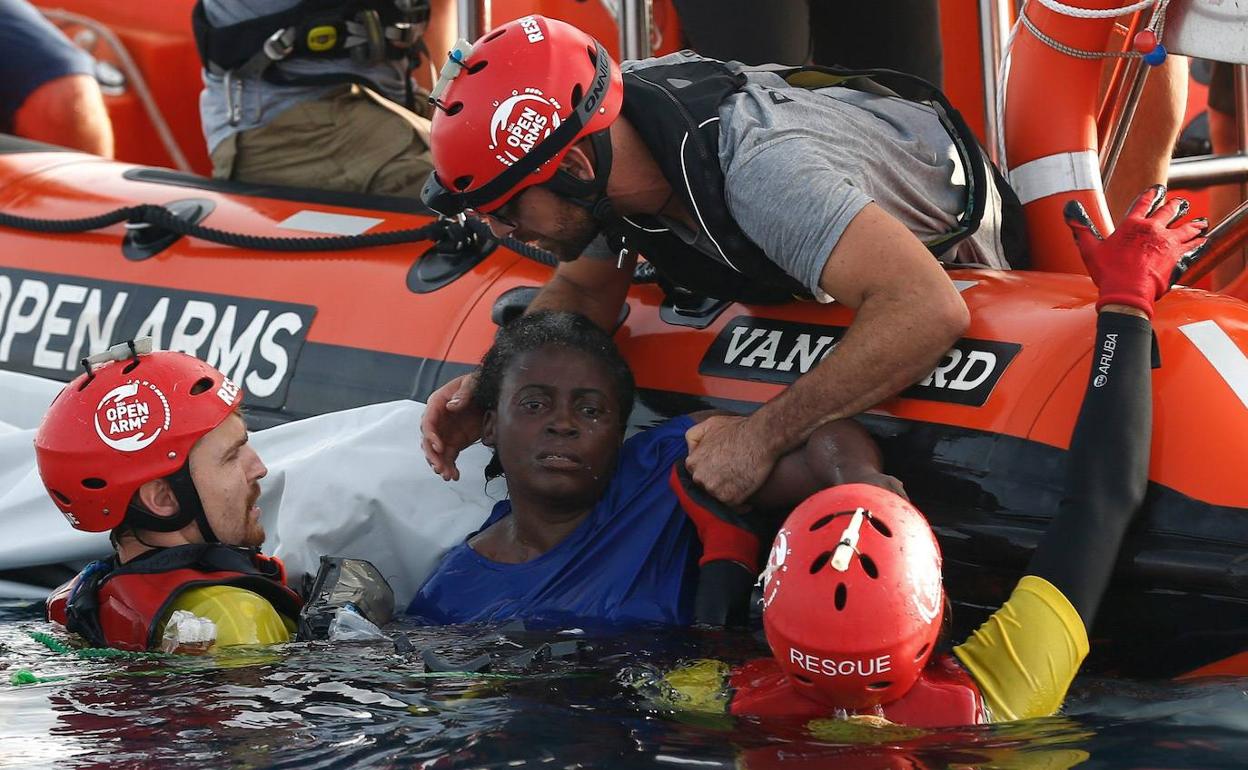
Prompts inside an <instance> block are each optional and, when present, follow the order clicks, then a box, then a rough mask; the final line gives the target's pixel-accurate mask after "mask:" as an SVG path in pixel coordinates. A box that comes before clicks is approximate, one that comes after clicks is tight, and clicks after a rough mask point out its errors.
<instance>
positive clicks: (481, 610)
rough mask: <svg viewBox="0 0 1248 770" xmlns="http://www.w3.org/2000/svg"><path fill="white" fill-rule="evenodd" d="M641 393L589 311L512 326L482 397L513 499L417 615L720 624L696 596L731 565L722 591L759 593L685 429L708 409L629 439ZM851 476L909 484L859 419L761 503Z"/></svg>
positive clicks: (737, 535)
mask: <svg viewBox="0 0 1248 770" xmlns="http://www.w3.org/2000/svg"><path fill="white" fill-rule="evenodd" d="M633 395H634V385H633V376H632V373H631V371H630V370H629V368H628V364H627V363H625V361H624V359H623V358H622V357H621V356H620V353H619V351H618V350H617V349H616V347H615V344H614V343H613V342H612V341H611V338H610V337H609V336H607V334H606V333H605V332H603V331H602V330H601V329H599V328H598V327H597V326H596V325H595V324H594V323H592V322H591V321H589V320H588V319H586V318H585V317H583V316H580V315H576V314H573V313H566V312H549V311H547V312H536V313H531V314H528V315H525V316H522V317H520V318H519V319H517V320H515V321H513V322H512V323H510V324H508V325H507V326H506V327H505V328H503V329H502V330H500V332H499V334H498V338H497V340H496V341H495V343H494V345H493V347H492V348H491V349H490V350H489V352H488V353H487V354H486V355H485V358H484V359H483V361H482V365H481V371H480V375H479V378H478V380H477V384H476V390H475V392H474V393H473V401H474V403H478V404H481V405H482V406H483V407H484V409H485V420H484V424H483V439H482V440H483V443H484V444H485V445H486V446H489V447H492V448H493V449H494V451H495V455H494V459H493V461H492V462H491V464H490V467H489V468H487V469H486V475H487V477H493V476H498V475H501V476H503V477H504V478H505V479H506V483H507V495H508V499H506V500H503V501H502V502H500V503H498V504H497V505H496V506H495V507H494V510H493V512H492V513H491V515H490V516H489V518H488V519H487V520H486V521H485V523H484V524H483V525H482V526H481V528H480V529H479V530H478V531H477V532H475V533H474V534H473V535H471V536H469V537H468V538H467V540H466V541H465V542H463V543H461V544H460V545H458V546H456V547H455V548H453V549H451V550H450V551H449V552H448V553H447V554H446V556H445V557H444V558H443V560H442V562H441V563H440V564H439V566H438V568H437V569H436V570H435V572H434V573H433V575H432V576H431V577H430V578H429V579H428V580H427V581H426V582H425V584H424V585H423V586H422V587H421V589H420V591H419V592H418V594H417V596H416V598H415V599H414V600H413V602H412V604H411V606H410V607H409V610H408V611H409V613H411V614H414V615H417V616H420V617H421V618H423V619H425V620H427V621H429V622H433V623H467V622H475V621H498V620H505V619H510V618H523V619H526V620H529V621H534V622H538V623H543V624H551V625H558V624H566V623H576V624H582V625H583V624H585V623H586V622H595V621H601V622H606V623H645V622H655V623H667V624H688V623H690V622H691V621H693V620H694V619H695V615H696V616H697V618H698V619H700V620H707V619H709V618H708V617H707V616H706V613H704V612H701V611H695V605H698V606H700V607H705V606H707V603H708V601H709V603H710V604H715V603H716V600H715V597H713V596H712V597H711V598H710V599H709V600H708V598H707V597H708V596H710V594H709V593H708V592H707V590H706V589H707V587H708V586H709V585H710V583H711V582H715V581H718V580H720V579H724V578H725V575H727V577H726V579H724V583H723V584H722V588H723V591H725V592H727V593H728V594H731V595H732V596H733V597H740V596H748V594H749V587H750V585H751V584H752V583H753V582H754V579H755V576H756V575H757V572H758V570H757V562H758V556H759V543H758V539H757V537H756V536H755V535H754V534H753V533H752V532H751V531H750V530H749V528H748V525H747V523H746V522H745V521H744V520H743V519H742V518H741V517H739V516H738V515H737V514H736V513H735V512H733V511H729V510H726V509H724V508H723V507H722V506H720V505H719V504H718V503H716V502H715V501H713V500H712V499H710V498H709V496H706V495H703V494H700V493H699V492H698V491H697V490H696V489H693V488H692V482H690V481H689V480H688V476H687V475H686V474H684V472H683V471H684V458H685V455H686V453H687V444H686V441H685V432H686V431H687V430H688V429H689V427H690V426H691V425H693V424H694V422H695V421H697V420H699V419H701V418H702V417H704V416H706V415H707V414H709V413H701V414H698V415H692V416H681V417H676V418H674V419H671V420H668V421H667V422H665V423H663V424H661V425H659V426H657V427H655V428H651V429H650V430H646V431H642V432H641V433H639V434H637V435H635V436H633V437H632V438H630V439H628V440H627V441H625V440H624V433H625V427H626V425H627V423H628V416H629V413H630V412H631V411H632V407H633ZM682 479H683V480H682ZM846 482H865V483H872V484H881V485H884V486H887V487H889V488H891V489H894V490H896V491H898V492H900V491H901V485H900V484H899V483H898V482H897V480H896V479H894V478H892V477H890V476H886V475H885V474H883V473H882V472H881V470H880V455H879V452H878V450H877V449H876V447H875V445H874V443H873V442H872V440H871V438H870V437H869V436H868V435H867V434H866V432H865V431H864V430H863V429H862V428H861V427H860V426H859V425H858V424H857V423H855V422H853V421H849V420H845V421H840V422H834V423H829V424H828V425H825V426H823V427H821V428H820V429H819V430H817V431H816V432H815V433H814V434H812V436H811V438H810V440H809V441H808V442H807V443H806V445H805V446H804V447H802V448H801V449H799V450H797V451H795V452H793V453H791V454H789V455H788V456H786V457H785V458H784V459H783V460H782V461H781V462H780V463H779V464H778V465H777V467H776V469H775V471H774V472H773V473H772V475H771V478H770V479H769V481H768V483H767V484H766V485H764V487H763V488H762V489H761V490H759V492H758V493H756V494H755V496H754V497H753V498H752V500H751V502H752V503H753V504H754V505H755V506H757V507H758V508H761V509H778V510H788V509H790V508H792V507H793V505H795V504H796V503H798V502H799V501H801V500H802V499H804V498H805V497H807V496H809V495H810V494H812V493H813V492H815V491H817V490H819V489H822V488H824V487H827V486H830V485H833V484H840V483H846ZM699 564H702V565H704V568H703V569H702V570H701V573H702V575H701V581H702V586H703V590H702V593H699V589H698V584H699V569H698V567H699ZM725 567H726V571H725V570H724V569H723V568H725ZM715 593H718V592H715Z"/></svg>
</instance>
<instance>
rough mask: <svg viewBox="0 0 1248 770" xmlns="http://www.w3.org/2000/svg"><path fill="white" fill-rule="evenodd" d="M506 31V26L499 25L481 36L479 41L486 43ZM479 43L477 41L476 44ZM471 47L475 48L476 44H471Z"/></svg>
mask: <svg viewBox="0 0 1248 770" xmlns="http://www.w3.org/2000/svg"><path fill="white" fill-rule="evenodd" d="M506 31H507V28H506V27H499V28H498V29H496V30H494V31H493V32H491V33H490V34H488V35H486V36H485V37H484V38H482V39H481V43H488V42H490V41H491V40H494V39H496V38H497V37H498V36H499V35H501V34H503V33H504V32H506ZM481 43H477V45H481ZM473 47H474V48H475V47H476V46H473Z"/></svg>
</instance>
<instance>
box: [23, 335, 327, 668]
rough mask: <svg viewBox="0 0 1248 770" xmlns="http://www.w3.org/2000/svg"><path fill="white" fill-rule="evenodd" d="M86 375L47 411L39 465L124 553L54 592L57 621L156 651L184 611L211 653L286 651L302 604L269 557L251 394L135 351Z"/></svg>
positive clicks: (163, 356)
mask: <svg viewBox="0 0 1248 770" xmlns="http://www.w3.org/2000/svg"><path fill="white" fill-rule="evenodd" d="M86 366H87V369H88V371H87V372H86V373H84V374H81V375H79V376H78V377H77V378H76V379H75V380H74V381H73V382H71V383H69V384H68V385H67V386H65V389H64V390H62V391H61V393H60V394H59V395H58V396H57V397H56V400H55V401H53V402H52V406H51V407H49V409H48V413H47V415H46V416H45V417H44V419H43V422H42V423H41V424H40V426H39V430H38V432H37V434H36V436H35V456H36V458H37V461H38V464H39V475H40V477H41V478H42V479H43V483H44V486H45V487H46V488H47V490H48V494H49V495H50V496H51V497H52V501H53V502H54V503H56V506H57V507H58V508H59V509H60V510H61V512H62V513H63V514H65V518H66V519H68V520H69V523H70V524H71V525H72V526H73V527H75V528H76V529H80V530H83V531H86V532H105V531H107V532H109V538H110V540H111V541H112V543H113V547H114V549H115V554H114V555H113V556H112V557H111V558H110V559H108V560H107V561H102V562H94V563H92V564H91V565H88V566H87V568H86V569H84V570H83V571H82V572H80V573H79V574H78V575H77V576H76V577H75V578H74V579H73V580H71V581H69V582H68V583H66V584H65V585H63V586H61V587H60V588H58V589H57V590H56V591H54V592H53V593H52V595H51V597H49V599H48V616H49V619H51V620H53V621H55V622H57V623H60V624H61V625H64V626H66V627H67V628H68V629H69V630H70V631H74V632H76V633H78V634H80V635H82V636H83V637H85V638H86V639H87V641H88V642H90V643H91V644H93V645H96V646H109V647H118V648H121V649H125V650H147V649H150V648H155V647H158V646H160V645H161V642H162V639H163V638H164V637H165V631H166V624H167V623H170V622H171V621H170V618H171V616H173V615H174V613H175V612H177V611H179V610H181V611H184V612H185V613H190V615H184V616H181V617H179V618H178V620H179V621H180V620H182V619H183V618H185V619H187V620H190V621H191V622H192V624H193V625H194V628H195V629H197V630H196V631H192V632H191V633H192V640H191V641H192V643H194V644H199V645H200V646H201V647H203V648H207V647H209V646H211V644H214V643H215V645H216V646H218V647H224V646H229V645H236V644H272V643H277V642H285V641H288V640H289V639H290V638H291V636H292V634H293V632H294V628H295V621H296V619H297V618H298V615H299V609H300V606H301V604H302V602H301V600H300V598H299V596H298V595H297V594H295V593H294V592H293V591H291V590H290V589H289V588H288V587H287V586H286V576H285V569H284V567H283V566H282V564H281V562H280V561H278V560H277V559H276V558H273V557H269V556H265V555H264V554H262V553H260V550H259V549H260V546H261V545H262V544H263V543H264V527H263V526H262V525H261V524H260V509H259V508H258V507H257V506H256V500H257V498H259V496H260V486H259V483H258V482H259V480H260V479H261V478H263V477H264V475H265V474H266V473H267V469H266V468H265V466H264V463H263V462H262V461H261V460H260V457H259V456H258V455H257V454H256V452H255V450H253V449H252V448H251V447H250V446H249V445H248V443H247V428H246V425H245V424H244V422H243V418H242V416H241V415H240V414H239V411H238V409H239V406H240V405H241V404H242V401H243V391H242V389H241V388H240V387H239V386H238V385H236V384H235V383H234V382H232V381H231V380H230V379H229V378H227V377H226V376H225V375H223V374H222V373H221V372H219V371H217V370H216V369H214V368H213V367H211V366H209V365H208V364H206V363H204V362H203V361H200V360H199V359H196V358H193V357H191V356H188V355H185V354H183V353H173V352H156V353H144V352H142V351H141V350H140V349H137V348H136V347H135V345H134V344H133V343H129V344H126V345H119V346H117V347H115V348H113V349H111V350H110V351H108V352H107V353H104V354H101V355H100V356H99V357H96V358H95V359H94V360H88V362H87V363H86ZM192 615H193V616H194V618H198V619H201V620H198V621H197V620H195V619H194V618H191V617H190V616H192ZM202 619H207V620H209V621H211V622H212V624H213V626H215V629H211V630H212V631H213V633H212V634H211V638H204V637H203V634H200V633H199V631H203V630H204V627H203V623H202ZM185 638H186V636H185V634H184V635H183V639H184V640H185ZM214 640H215V641H214ZM169 651H191V650H189V649H187V648H186V647H178V646H173V647H171V648H170V649H169Z"/></svg>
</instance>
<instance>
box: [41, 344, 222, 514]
mask: <svg viewBox="0 0 1248 770" xmlns="http://www.w3.org/2000/svg"><path fill="white" fill-rule="evenodd" d="M131 345H132V343H127V344H123V345H117V346H115V347H113V348H111V349H110V350H109V351H108V352H107V353H103V354H100V355H99V356H93V357H92V358H91V359H88V362H87V367H88V369H89V371H88V372H87V373H84V374H80V375H79V376H78V377H77V378H76V379H74V381H73V382H71V383H69V384H68V385H66V386H65V388H64V389H63V390H62V391H61V392H60V394H59V395H57V397H56V400H54V401H53V402H52V406H50V407H49V408H48V413H47V414H46V415H44V418H43V422H42V423H40V424H39V430H38V432H36V434H35V459H36V461H37V462H38V464H39V476H40V478H42V479H43V485H44V486H45V487H46V488H47V490H48V494H49V495H51V497H52V501H53V502H54V503H56V507H57V508H60V509H61V513H63V514H65V518H67V519H69V523H70V524H72V525H73V526H74V527H75V528H76V529H81V530H84V531H86V532H104V531H107V530H111V529H113V528H115V527H117V526H118V525H119V524H121V523H122V521H123V520H124V519H125V518H126V513H127V509H128V508H129V505H130V501H131V499H132V498H133V497H134V493H135V492H137V491H138V489H139V487H141V486H142V485H143V484H145V483H147V482H148V481H152V480H153V479H159V478H165V477H166V476H170V475H171V474H173V473H175V472H176V471H178V470H180V469H181V468H182V467H183V466H185V465H186V461H187V456H188V455H189V454H190V451H191V447H192V446H193V445H194V444H195V442H196V441H198V440H199V439H200V437H201V436H203V435H204V434H206V433H208V432H210V431H211V430H213V429H214V428H216V427H217V426H218V425H220V424H221V423H222V422H224V421H225V418H226V417H228V416H229V415H230V414H231V413H233V412H234V411H235V410H236V409H237V408H238V406H239V405H240V404H241V403H242V401H243V392H242V389H241V388H240V387H239V386H238V385H236V384H234V382H233V381H232V380H230V379H229V378H228V377H226V376H225V375H224V374H222V373H221V372H219V371H217V370H216V369H214V368H213V367H211V366H209V365H208V364H206V363H204V362H203V361H200V360H199V359H198V358H193V357H191V356H188V355H186V354H184V353H172V352H156V353H143V352H142V350H141V348H140V349H139V352H135V349H134V348H133V347H132V346H131ZM101 362H103V363H102V365H99V366H96V364H101Z"/></svg>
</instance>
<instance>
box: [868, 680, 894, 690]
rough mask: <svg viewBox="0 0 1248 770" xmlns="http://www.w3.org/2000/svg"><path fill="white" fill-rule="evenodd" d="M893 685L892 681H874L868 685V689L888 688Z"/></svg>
mask: <svg viewBox="0 0 1248 770" xmlns="http://www.w3.org/2000/svg"><path fill="white" fill-rule="evenodd" d="M892 686H893V683H892V682H872V683H871V684H869V685H867V689H868V690H887V689H888V688H890V687H892Z"/></svg>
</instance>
